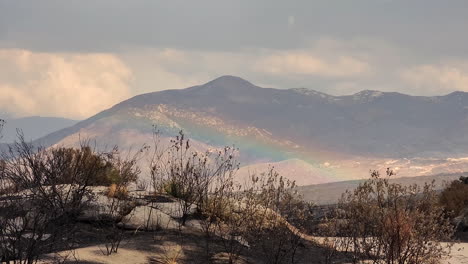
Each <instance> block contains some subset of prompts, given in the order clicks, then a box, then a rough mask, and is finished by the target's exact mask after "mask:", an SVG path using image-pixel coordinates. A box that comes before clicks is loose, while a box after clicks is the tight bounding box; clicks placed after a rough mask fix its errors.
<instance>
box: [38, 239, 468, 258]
mask: <svg viewBox="0 0 468 264" xmlns="http://www.w3.org/2000/svg"><path fill="white" fill-rule="evenodd" d="M105 251H106V248H105V245H104V244H99V245H92V246H88V247H84V248H79V249H76V250H75V251H74V252H73V254H70V253H69V252H61V253H60V255H61V256H62V257H63V256H66V255H68V261H67V262H66V263H84V264H98V263H106V264H107V263H116V264H129V263H135V264H139V263H141V264H143V263H145V264H147V263H150V264H151V263H154V264H157V263H162V264H176V263H194V264H198V263H200V264H202V263H203V264H204V263H216V264H221V263H227V262H226V258H224V259H223V257H222V256H223V254H222V253H220V252H222V251H223V248H222V247H220V245H219V244H218V245H212V251H213V253H212V254H211V256H213V255H216V256H217V257H215V258H213V257H212V258H209V257H207V255H206V251H205V247H204V239H203V237H202V235H201V234H200V233H197V232H195V233H191V232H188V233H185V232H184V234H183V235H182V236H181V235H180V234H178V233H177V232H169V233H167V232H162V233H161V232H160V233H145V234H143V235H141V236H138V237H134V238H132V239H130V240H127V241H123V242H122V245H121V247H120V248H119V250H118V252H117V253H114V254H112V255H110V256H106V255H105V254H104V252H105ZM309 251H310V253H309V254H307V256H305V258H303V259H302V260H301V261H299V263H321V261H320V257H319V255H318V254H320V253H319V252H317V251H316V250H314V249H309ZM451 255H452V256H451V258H450V259H446V260H443V261H442V264H468V243H457V244H455V245H454V247H453V249H452V254H451ZM53 256H54V255H50V256H49V257H50V258H47V259H44V260H43V261H41V263H53V260H52V257H53ZM239 263H242V264H246V263H259V262H257V261H255V260H253V259H252V258H250V259H248V258H247V257H245V258H244V259H243V260H242V261H241V262H239Z"/></svg>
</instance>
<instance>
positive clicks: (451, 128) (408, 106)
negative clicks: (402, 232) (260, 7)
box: [37, 76, 468, 184]
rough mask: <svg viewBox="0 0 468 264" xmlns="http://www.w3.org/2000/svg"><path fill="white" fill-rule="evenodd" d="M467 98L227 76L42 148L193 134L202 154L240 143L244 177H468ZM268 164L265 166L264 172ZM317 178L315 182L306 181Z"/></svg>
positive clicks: (106, 118) (56, 137)
mask: <svg viewBox="0 0 468 264" xmlns="http://www.w3.org/2000/svg"><path fill="white" fill-rule="evenodd" d="M467 107H468V93H464V92H454V93H451V94H449V95H445V96H434V97H423V96H410V95H405V94H400V93H390V92H389V93H387V92H379V91H368V90H366V91H362V92H359V93H356V94H353V95H347V96H332V95H328V94H325V93H321V92H317V91H314V90H310V89H304V88H297V89H272V88H261V87H258V86H256V85H253V84H252V83H250V82H248V81H246V80H243V79H241V78H239V77H234V76H223V77H220V78H217V79H215V80H213V81H211V82H208V83H206V84H203V85H198V86H194V87H190V88H186V89H181V90H164V91H160V92H153V93H148V94H142V95H138V96H135V97H133V98H130V99H128V100H126V101H123V102H121V103H119V104H117V105H115V106H113V107H112V108H110V109H108V110H105V111H103V112H101V113H98V114H97V115H95V116H93V117H91V118H89V119H87V120H84V121H81V122H79V123H77V124H75V125H74V126H71V127H68V128H65V129H62V130H59V131H57V132H54V133H51V134H49V135H47V136H45V137H43V138H41V139H39V140H38V141H37V142H39V143H41V144H45V145H53V144H68V145H73V144H77V142H78V141H79V140H80V139H83V138H85V139H95V140H96V142H99V143H100V144H102V145H105V146H109V145H114V144H118V145H119V146H121V147H125V148H130V147H134V148H135V147H138V146H141V145H142V144H144V143H148V142H151V139H152V131H153V126H152V125H156V126H157V128H158V130H159V131H160V132H161V135H162V136H163V138H168V137H170V136H172V135H175V134H176V133H177V132H178V131H179V130H184V132H185V134H187V136H188V137H190V138H191V139H193V142H194V144H195V145H196V146H197V147H198V148H200V149H203V148H209V147H220V146H224V145H232V144H234V145H235V146H236V147H238V148H239V149H240V160H241V162H242V164H243V165H245V166H248V167H245V169H244V170H243V171H244V173H246V174H249V173H255V172H257V173H258V172H259V171H263V170H264V168H265V167H266V164H272V166H277V167H278V168H281V169H282V170H283V171H285V172H286V173H288V172H289V174H290V175H288V176H289V177H290V178H292V179H297V180H304V177H308V178H307V179H306V180H304V181H303V184H311V183H323V182H331V181H338V180H346V179H356V178H362V177H366V175H367V174H368V171H369V170H370V169H374V168H377V169H385V168H386V167H388V166H391V167H393V168H395V169H396V170H398V171H399V175H401V176H415V175H428V174H433V173H441V172H459V171H467V170H468V162H467V160H465V159H464V157H465V156H468V155H467V154H468V133H467V132H468V119H467V118H468V108H467ZM262 164H263V165H262ZM303 174H308V175H303Z"/></svg>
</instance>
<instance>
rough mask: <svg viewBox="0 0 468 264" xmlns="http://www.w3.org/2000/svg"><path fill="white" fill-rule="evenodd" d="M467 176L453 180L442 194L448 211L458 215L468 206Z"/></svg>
mask: <svg viewBox="0 0 468 264" xmlns="http://www.w3.org/2000/svg"><path fill="white" fill-rule="evenodd" d="M465 181H467V180H466V178H465V177H460V179H459V180H455V181H452V182H451V183H450V184H449V185H448V186H447V187H446V188H445V189H444V190H443V191H442V193H441V194H440V202H441V204H442V205H443V206H444V208H445V209H446V211H447V213H448V214H449V215H450V216H452V217H456V216H459V215H460V213H461V212H462V211H463V209H465V208H467V207H468V181H467V182H465Z"/></svg>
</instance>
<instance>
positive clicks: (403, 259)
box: [331, 170, 453, 264]
mask: <svg viewBox="0 0 468 264" xmlns="http://www.w3.org/2000/svg"><path fill="white" fill-rule="evenodd" d="M392 175H393V172H392V171H391V170H387V178H382V177H381V176H380V174H379V173H378V172H377V171H374V172H372V175H371V179H370V180H368V181H366V182H364V183H363V184H361V185H360V186H359V187H358V188H356V189H355V190H354V191H353V192H350V191H347V192H346V193H345V194H344V195H343V197H342V199H341V201H340V204H339V213H338V214H337V218H338V219H335V221H336V222H335V226H334V228H335V230H333V231H334V233H335V234H334V235H335V236H341V237H338V238H336V240H337V241H338V243H336V244H337V245H339V247H340V248H337V249H340V250H348V251H349V252H351V257H352V261H353V262H354V263H363V262H365V261H368V260H371V261H372V263H388V264H394V263H395V264H396V263H398V264H418V263H437V262H438V261H440V260H441V259H442V258H443V257H445V256H447V255H448V254H449V252H450V247H451V244H450V243H449V244H443V243H441V241H445V240H448V239H450V238H451V237H452V235H453V227H452V226H451V225H450V223H449V221H448V220H447V219H446V218H445V217H444V211H443V208H442V207H441V206H440V204H439V202H438V195H437V192H436V191H435V190H434V185H433V184H425V185H424V186H423V187H419V186H417V185H413V186H402V185H400V184H394V183H390V182H389V179H388V178H389V177H390V176H392ZM331 235H333V234H331Z"/></svg>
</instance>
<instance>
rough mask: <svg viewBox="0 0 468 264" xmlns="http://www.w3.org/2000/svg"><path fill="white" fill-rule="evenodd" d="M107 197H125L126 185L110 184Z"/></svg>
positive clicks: (126, 193)
mask: <svg viewBox="0 0 468 264" xmlns="http://www.w3.org/2000/svg"><path fill="white" fill-rule="evenodd" d="M107 197H110V198H117V199H125V198H127V197H128V190H127V186H121V185H117V184H115V183H113V184H111V185H110V186H109V188H108V190H107Z"/></svg>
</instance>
